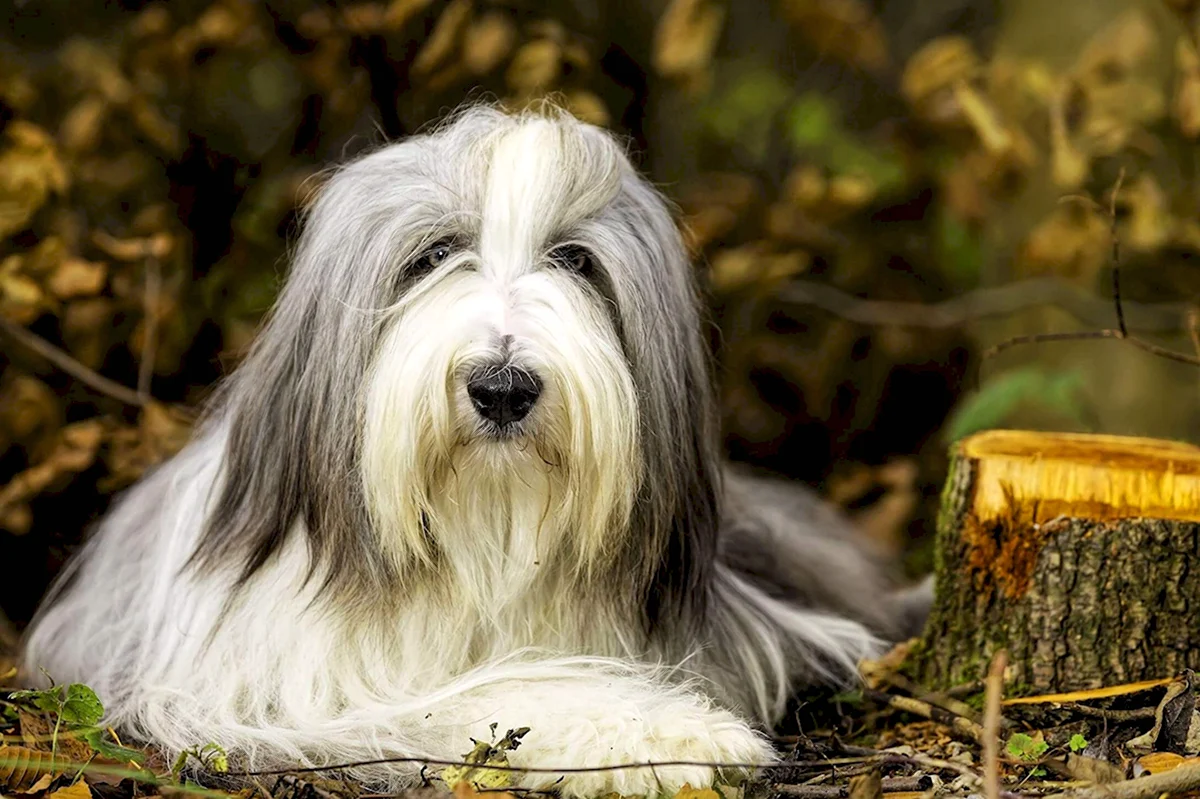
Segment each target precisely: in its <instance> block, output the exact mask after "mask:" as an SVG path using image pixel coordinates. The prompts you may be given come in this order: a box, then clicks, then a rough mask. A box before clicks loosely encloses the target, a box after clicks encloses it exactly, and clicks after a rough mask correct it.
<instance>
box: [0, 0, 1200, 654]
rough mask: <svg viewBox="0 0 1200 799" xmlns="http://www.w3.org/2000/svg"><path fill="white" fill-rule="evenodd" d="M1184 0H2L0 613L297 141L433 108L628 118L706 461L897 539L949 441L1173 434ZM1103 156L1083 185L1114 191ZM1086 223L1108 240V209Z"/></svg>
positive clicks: (221, 365)
mask: <svg viewBox="0 0 1200 799" xmlns="http://www.w3.org/2000/svg"><path fill="white" fill-rule="evenodd" d="M1194 5H1195V3H1194V2H1192V0H1146V2H1135V1H1134V0H1055V1H1054V2H1046V1H1045V0H557V1H554V0H546V1H544V2H537V1H536V0H509V1H508V2H500V1H499V0H497V1H496V2H492V1H491V0H365V1H362V2H345V1H341V0H339V1H338V2H316V1H315V0H310V1H308V2H301V1H300V0H215V1H212V0H170V1H169V2H153V3H146V2H140V1H139V0H121V2H113V1H110V2H104V3H101V2H99V0H95V1H89V2H80V0H15V2H14V0H8V3H7V10H6V19H5V23H4V25H3V27H2V28H0V453H2V455H0V567H2V573H3V575H4V576H3V581H2V583H0V584H2V585H3V586H4V588H3V590H0V609H2V613H0V619H2V618H3V616H7V617H8V618H9V619H10V620H11V623H9V624H5V623H3V622H2V621H0V639H2V638H3V637H4V636H5V635H8V636H11V635H12V633H13V632H14V631H16V630H19V629H20V627H21V626H22V625H23V624H24V623H25V622H26V621H27V620H28V618H29V616H30V614H31V613H32V611H33V609H34V606H35V605H36V603H37V600H38V599H39V597H40V595H41V592H42V591H43V589H44V587H45V585H46V582H47V581H48V580H49V578H50V577H51V576H52V575H53V574H54V572H55V571H56V570H57V569H58V568H59V567H60V566H61V564H62V561H63V559H64V557H65V556H66V555H67V554H68V553H69V552H70V551H71V549H72V548H73V547H74V546H76V545H77V544H78V542H79V540H80V538H81V536H82V534H83V533H84V531H85V530H86V528H87V526H88V524H89V523H90V522H91V521H93V520H94V519H95V518H96V517H97V515H98V514H99V513H101V512H102V511H103V509H104V508H105V507H107V505H108V504H109V503H110V502H111V500H112V498H113V496H114V494H116V493H117V492H119V491H120V490H121V489H122V488H124V487H126V486H128V485H129V484H130V483H131V482H132V481H134V480H135V479H137V478H138V476H139V475H140V474H142V473H143V471H144V470H145V469H147V468H149V467H151V466H152V465H153V464H154V463H156V462H158V461H159V460H161V459H162V458H163V457H166V456H168V455H169V454H170V453H172V452H173V451H175V450H176V449H178V448H179V447H180V446H181V445H182V444H183V442H184V441H186V439H187V435H188V430H189V426H190V425H191V423H192V420H193V419H194V417H195V412H196V409H198V408H200V407H201V406H202V404H203V402H204V399H205V397H206V395H207V394H208V393H209V392H210V390H211V388H212V386H213V383H214V381H216V380H217V379H218V378H219V377H220V376H221V375H222V374H225V373H227V372H228V370H229V369H230V368H231V367H233V366H235V365H236V363H237V361H238V358H239V356H240V354H241V353H243V352H244V351H245V348H246V346H247V344H248V342H249V341H250V340H251V338H252V336H253V334H254V331H255V328H256V325H257V324H258V322H259V320H260V318H261V316H262V314H263V313H264V312H265V311H266V310H267V309H268V308H269V307H270V305H271V302H272V299H273V297H274V294H275V292H276V290H277V288H278V286H279V283H280V277H281V275H282V273H283V272H284V269H285V266H286V252H287V246H288V242H289V240H290V239H291V238H292V237H293V236H294V234H295V230H296V224H297V220H298V216H299V214H300V213H301V211H302V209H303V204H304V202H305V201H306V198H308V197H310V196H311V193H312V192H313V191H314V190H315V189H316V188H318V187H319V184H320V179H321V178H320V173H321V170H322V169H323V168H325V167H327V166H328V165H330V164H332V163H336V162H339V161H342V160H344V159H346V158H349V157H352V156H353V155H354V154H355V153H357V152H360V151H362V150H363V149H365V148H370V147H374V146H376V145H378V144H379V143H380V142H382V141H385V140H388V139H394V138H396V137H401V136H404V135H406V134H411V133H413V132H416V131H420V130H421V129H422V128H423V127H424V126H427V125H428V124H430V123H431V122H434V121H436V120H437V119H439V118H440V117H441V116H443V115H445V114H446V113H447V112H449V111H450V110H451V109H453V108H454V107H455V106H457V105H459V104H460V103H462V102H463V101H464V100H469V99H476V100H486V101H493V102H503V103H505V104H509V105H512V106H514V107H519V106H521V105H523V104H525V103H527V102H529V101H530V100H533V99H536V98H541V97H545V96H552V97H555V98H556V99H557V100H558V101H559V102H560V103H562V104H564V105H566V106H567V107H568V108H570V109H571V110H573V111H574V112H575V113H576V114H578V115H579V116H581V117H583V118H585V119H587V120H590V121H594V122H596V123H597V124H601V125H606V126H609V127H610V128H612V129H613V130H614V131H616V132H617V133H619V134H620V135H621V136H623V137H625V138H626V139H627V140H628V142H629V144H630V148H631V151H633V152H634V153H636V157H637V162H638V164H639V165H640V166H641V168H643V169H644V170H645V171H646V172H647V173H648V174H649V175H650V176H651V177H652V179H653V180H654V181H656V182H657V183H658V184H659V185H660V186H661V187H662V188H663V190H664V191H665V192H666V193H667V194H668V195H669V196H670V197H671V198H672V199H673V200H674V201H675V202H676V203H677V204H678V206H679V213H680V219H681V223H682V224H683V225H684V226H685V230H686V233H687V237H688V242H689V245H690V246H691V248H692V249H693V251H694V253H695V256H696V264H697V269H698V270H699V271H700V272H701V274H702V277H703V279H704V281H705V282H706V284H707V286H708V287H709V291H710V294H711V305H712V319H713V327H712V342H713V346H714V349H715V351H716V352H717V354H718V357H719V363H720V389H721V395H722V398H723V407H724V426H725V443H726V447H727V450H728V452H729V454H730V456H731V457H733V458H735V459H738V460H742V461H748V462H751V463H754V464H757V465H759V466H761V467H764V468H767V469H771V470H774V471H776V472H779V473H782V474H785V475H788V476H790V477H792V478H795V479H797V480H801V481H805V482H807V483H809V484H811V485H813V486H816V487H817V488H819V489H820V490H821V491H822V492H823V493H825V494H826V495H827V496H829V497H830V498H831V499H832V500H833V501H835V502H837V503H838V504H840V505H841V506H843V507H844V508H846V509H847V510H848V511H849V512H850V513H852V514H853V515H854V517H855V519H856V520H857V521H858V522H859V523H860V524H861V525H862V526H863V527H864V528H865V529H866V530H867V531H868V532H869V534H870V535H872V536H874V537H875V538H877V539H878V540H880V541H881V542H883V543H884V544H886V545H887V546H889V547H891V549H892V551H893V552H895V553H896V555H897V556H898V557H900V558H902V559H903V561H904V563H905V564H906V566H907V568H908V569H909V571H910V572H911V573H914V574H915V573H919V572H920V571H922V570H923V569H925V568H927V566H928V562H929V557H930V548H929V543H930V533H931V531H932V522H933V519H934V516H935V512H936V507H937V493H938V490H939V488H940V484H941V480H942V478H943V475H944V470H945V466H946V457H945V453H946V448H947V445H948V444H949V443H950V442H951V441H953V440H954V439H955V438H957V437H959V436H961V435H964V434H966V433H968V432H971V431H973V430H978V429H981V428H986V427H993V426H1021V427H1029V428H1038V429H1063V430H1090V431H1100V432H1110V433H1133V434H1141V435H1149V436H1160V437H1170V438H1182V439H1190V440H1200V413H1198V410H1200V408H1198V404H1197V402H1196V389H1197V381H1198V378H1200V370H1198V369H1197V368H1196V367H1195V366H1192V365H1189V364H1186V363H1179V362H1174V361H1171V360H1168V359H1166V358H1162V357H1158V356H1156V355H1154V354H1152V353H1148V352H1146V351H1144V350H1143V349H1139V348H1137V347H1135V346H1133V345H1131V344H1130V343H1129V342H1123V341H1117V340H1085V341H1067V342H1040V343H1034V344H1027V345H1022V346H1014V347H1011V348H1008V349H1006V350H1004V351H1003V352H1000V353H999V354H989V353H988V349H989V347H992V346H994V345H996V344H998V343H1000V342H1003V341H1005V340H1007V339H1010V338H1011V337H1013V336H1019V335H1029V334H1037V333H1047V332H1064V331H1087V330H1100V329H1104V328H1111V327H1112V326H1113V325H1114V324H1115V314H1114V309H1113V305H1112V302H1111V296H1112V289H1111V268H1112V264H1113V241H1114V238H1115V240H1116V241H1118V242H1119V245H1120V246H1119V257H1120V262H1121V265H1122V275H1121V277H1122V294H1123V297H1124V299H1125V300H1126V304H1127V307H1126V312H1127V317H1128V319H1129V323H1130V326H1131V329H1132V332H1134V333H1135V334H1136V335H1137V336H1139V337H1140V338H1142V339H1144V340H1146V341H1152V342H1154V343H1156V344H1158V345H1161V346H1164V347H1168V348H1171V349H1172V350H1174V351H1177V352H1181V353H1185V354H1191V355H1195V353H1196V345H1195V344H1194V343H1193V342H1194V340H1195V338H1196V336H1195V335H1194V333H1193V332H1192V331H1193V330H1194V328H1195V324H1193V321H1192V319H1193V315H1194V314H1193V312H1192V308H1193V305H1194V303H1195V300H1196V296H1197V290H1198V289H1200V270H1198V269H1197V262H1196V257H1197V253H1198V252H1200V194H1198V192H1200V184H1198V182H1197V169H1198V167H1200V163H1198V155H1200V153H1198V151H1197V148H1196V137H1197V136H1198V135H1200V58H1198V57H1197V49H1196V24H1195V8H1194ZM1118 182H1119V184H1120V190H1119V191H1117V192H1116V196H1115V202H1114V197H1113V195H1114V188H1115V187H1116V186H1117V184H1118ZM1114 234H1115V237H1114Z"/></svg>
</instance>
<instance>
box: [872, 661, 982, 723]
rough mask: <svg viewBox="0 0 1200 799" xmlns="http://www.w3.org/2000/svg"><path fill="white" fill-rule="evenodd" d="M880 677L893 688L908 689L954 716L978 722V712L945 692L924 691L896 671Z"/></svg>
mask: <svg viewBox="0 0 1200 799" xmlns="http://www.w3.org/2000/svg"><path fill="white" fill-rule="evenodd" d="M880 679H882V680H883V681H884V682H886V683H887V684H888V685H891V686H892V687H894V688H899V689H901V690H903V691H908V692H909V693H910V694H912V695H913V696H915V697H916V698H917V699H920V700H922V701H924V702H928V703H929V704H931V705H933V706H935V707H940V708H942V709H943V710H945V711H947V712H949V713H953V714H954V715H956V716H962V717H963V718H965V719H970V720H971V721H974V722H976V723H978V722H979V712H978V711H977V710H975V708H973V707H971V706H970V705H968V704H967V703H966V702H963V701H961V700H959V699H955V698H954V697H952V696H948V695H946V694H942V693H936V692H933V691H926V690H925V689H924V688H923V687H922V686H921V685H919V684H918V683H916V682H914V681H912V680H910V679H909V678H908V677H905V676H904V675H903V674H900V673H898V672H887V673H886V674H883V675H881V676H880Z"/></svg>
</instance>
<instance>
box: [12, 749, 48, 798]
mask: <svg viewBox="0 0 1200 799" xmlns="http://www.w3.org/2000/svg"><path fill="white" fill-rule="evenodd" d="M51 759H52V758H51V756H50V753H49V752H39V751H38V750H36V749H30V748H29V747H27V746H0V788H4V789H7V790H9V791H24V790H28V789H29V788H30V787H32V786H33V785H35V784H37V782H38V780H39V779H40V778H41V777H42V775H47V776H50V774H51V769H50V762H51Z"/></svg>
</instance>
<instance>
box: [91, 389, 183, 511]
mask: <svg viewBox="0 0 1200 799" xmlns="http://www.w3.org/2000/svg"><path fill="white" fill-rule="evenodd" d="M192 422H193V420H192V418H191V417H190V416H188V415H186V414H184V413H183V412H181V411H179V410H177V409H175V408H172V407H171V406H169V405H163V404H162V403H158V402H149V403H147V404H146V406H145V407H144V408H143V409H142V412H141V415H140V417H139V419H138V426H137V427H121V428H118V429H117V430H114V431H113V432H112V434H111V436H110V443H109V447H108V452H107V453H106V463H107V465H108V469H109V475H108V476H107V477H106V478H105V479H104V481H103V482H102V484H101V489H102V490H106V491H109V490H114V489H116V488H121V487H124V486H127V485H129V484H131V483H132V482H134V481H135V480H137V479H138V478H139V477H141V476H142V474H143V473H144V472H145V471H146V470H147V469H149V468H150V467H151V466H154V465H156V464H158V463H160V462H162V461H163V460H165V459H166V458H168V457H170V456H171V455H174V454H175V453H176V452H178V451H179V450H181V449H183V446H184V445H185V444H186V443H187V442H188V438H189V437H190V435H191V430H192Z"/></svg>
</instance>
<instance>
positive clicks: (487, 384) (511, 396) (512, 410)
mask: <svg viewBox="0 0 1200 799" xmlns="http://www.w3.org/2000/svg"><path fill="white" fill-rule="evenodd" d="M541 393H542V381H541V380H539V379H538V378H537V375H535V374H533V373H531V372H528V371H526V370H524V369H521V368H518V367H516V366H512V365H511V364H508V365H504V366H496V367H484V368H480V369H476V370H475V371H474V372H472V373H471V376H470V377H469V378H468V379H467V396H469V397H470V398H471V404H472V405H474V406H475V411H476V413H478V414H479V415H480V416H481V417H483V418H484V419H487V420H488V421H489V422H492V423H493V424H496V425H498V426H499V427H502V428H503V427H507V426H509V425H512V424H516V423H517V422H519V421H521V420H522V419H524V418H525V417H526V416H528V415H529V412H530V411H531V410H533V406H534V405H536V404H537V401H538V397H539V396H541Z"/></svg>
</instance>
